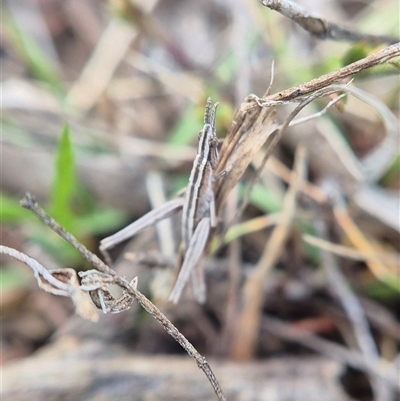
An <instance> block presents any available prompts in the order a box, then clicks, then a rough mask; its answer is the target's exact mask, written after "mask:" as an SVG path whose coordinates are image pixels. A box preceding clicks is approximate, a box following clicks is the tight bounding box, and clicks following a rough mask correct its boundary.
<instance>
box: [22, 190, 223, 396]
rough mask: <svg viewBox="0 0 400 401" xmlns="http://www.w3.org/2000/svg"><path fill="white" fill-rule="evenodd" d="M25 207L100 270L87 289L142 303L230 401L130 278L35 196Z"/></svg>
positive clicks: (204, 362) (88, 279) (91, 276)
mask: <svg viewBox="0 0 400 401" xmlns="http://www.w3.org/2000/svg"><path fill="white" fill-rule="evenodd" d="M21 205H22V206H23V207H24V208H26V209H28V210H30V211H32V212H33V213H34V214H35V215H36V216H38V217H39V218H40V220H42V221H43V222H44V223H45V224H46V225H47V226H48V227H50V228H51V229H52V230H53V231H54V232H56V233H57V234H58V235H59V236H60V237H61V238H63V239H64V240H66V241H67V242H68V243H69V244H70V245H72V246H73V247H74V248H75V249H76V250H77V251H78V252H79V253H80V254H81V255H82V256H83V257H84V258H85V259H86V260H87V261H88V262H89V263H90V264H91V265H92V266H93V267H95V269H96V270H93V271H91V272H90V274H89V275H87V277H86V281H85V282H86V285H89V284H88V283H90V286H89V287H88V288H87V289H88V290H89V291H91V292H92V291H96V290H97V289H104V287H105V286H107V285H109V284H115V285H117V286H119V287H120V288H121V289H122V290H123V292H124V293H125V294H128V295H129V296H130V298H131V299H134V300H135V301H136V302H138V303H139V304H140V305H141V306H142V308H143V309H144V310H146V312H148V313H149V314H150V315H151V316H153V317H154V318H155V319H156V320H157V321H158V322H159V323H160V324H161V325H162V326H163V328H164V329H165V331H166V332H167V333H168V334H169V335H170V336H171V337H173V338H174V339H175V340H176V341H177V342H178V343H179V344H180V345H181V346H182V347H183V348H184V349H185V350H186V352H187V353H188V354H189V355H190V356H191V357H192V358H193V359H194V360H195V361H196V363H197V366H198V367H199V368H200V369H201V370H202V371H203V372H204V373H205V375H206V376H207V378H208V380H209V381H210V383H211V385H212V387H213V389H214V392H215V394H216V395H217V397H218V400H221V401H222V400H226V398H225V396H224V394H223V392H222V389H221V387H220V385H219V383H218V380H217V378H216V377H215V375H214V373H213V371H212V370H211V368H210V366H209V364H208V362H207V360H206V359H205V358H204V357H203V356H201V355H200V354H199V353H198V352H197V350H196V349H195V348H194V347H193V345H192V344H191V343H190V342H189V341H188V340H187V339H186V338H185V336H183V335H182V334H181V333H180V332H179V330H178V329H177V328H176V327H175V326H174V325H173V324H172V323H171V321H170V320H169V319H168V318H167V317H166V316H165V315H164V314H163V313H162V312H161V311H160V310H159V309H158V308H157V307H156V306H155V305H154V304H153V303H152V302H151V301H150V300H148V299H147V298H146V297H145V296H144V295H143V294H142V293H140V292H139V291H138V290H137V289H136V288H135V286H133V285H131V283H129V282H128V281H127V280H126V279H124V278H122V277H120V276H119V275H118V274H117V273H116V272H115V271H114V270H113V269H111V268H110V267H109V266H107V265H106V264H105V263H104V262H103V261H101V260H100V259H99V258H98V257H97V256H96V255H95V254H93V253H92V252H90V251H89V250H88V249H87V248H86V247H85V246H84V245H82V244H80V243H79V242H78V241H77V240H76V239H75V237H73V236H72V235H71V234H69V233H68V232H66V231H65V230H64V229H63V228H62V227H60V226H59V225H58V224H57V222H56V221H55V220H54V219H52V218H51V217H50V216H48V215H47V214H46V213H45V212H44V210H43V209H41V208H40V207H39V205H38V204H37V203H36V201H35V199H34V197H33V196H32V195H30V194H26V196H25V198H24V199H22V201H21ZM86 273H88V272H86Z"/></svg>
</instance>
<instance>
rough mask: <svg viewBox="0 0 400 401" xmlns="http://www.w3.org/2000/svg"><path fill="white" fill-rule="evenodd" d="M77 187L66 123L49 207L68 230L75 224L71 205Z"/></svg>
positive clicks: (62, 133)
mask: <svg viewBox="0 0 400 401" xmlns="http://www.w3.org/2000/svg"><path fill="white" fill-rule="evenodd" d="M75 188H76V173H75V166H74V157H73V152H72V146H71V140H70V132H69V127H68V125H64V127H63V128H62V130H61V137H60V141H59V144H58V149H57V155H56V165H55V176H54V179H53V185H52V192H51V202H50V205H49V209H50V211H51V215H52V216H53V217H54V219H55V220H57V221H58V222H59V223H60V224H61V226H63V227H64V228H65V229H67V230H69V229H71V227H72V226H73V217H74V214H73V212H72V208H71V206H72V200H73V197H74V194H75Z"/></svg>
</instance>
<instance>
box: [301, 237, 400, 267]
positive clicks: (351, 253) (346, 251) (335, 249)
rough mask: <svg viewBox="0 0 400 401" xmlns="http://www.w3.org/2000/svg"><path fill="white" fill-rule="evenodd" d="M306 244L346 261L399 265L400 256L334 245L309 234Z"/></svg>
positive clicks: (304, 238) (305, 240) (305, 239)
mask: <svg viewBox="0 0 400 401" xmlns="http://www.w3.org/2000/svg"><path fill="white" fill-rule="evenodd" d="M302 238H303V240H304V242H306V243H307V244H309V245H312V246H315V247H316V248H318V249H322V250H324V251H328V252H331V253H333V254H335V255H337V256H340V257H342V258H346V259H352V260H359V261H367V262H368V261H376V260H377V259H379V260H380V261H382V262H384V263H390V264H395V263H398V261H399V258H400V255H398V254H387V253H378V252H375V251H374V252H363V251H361V250H357V249H354V248H350V247H348V246H344V245H339V244H334V243H332V242H330V241H324V240H322V239H321V238H317V237H314V236H312V235H309V234H304V235H303V236H302Z"/></svg>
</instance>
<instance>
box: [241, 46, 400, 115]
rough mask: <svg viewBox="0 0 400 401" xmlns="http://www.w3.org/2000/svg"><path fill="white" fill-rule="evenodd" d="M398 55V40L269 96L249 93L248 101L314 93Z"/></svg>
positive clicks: (264, 103)
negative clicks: (334, 69)
mask: <svg viewBox="0 0 400 401" xmlns="http://www.w3.org/2000/svg"><path fill="white" fill-rule="evenodd" d="M398 56H400V42H399V43H395V44H393V45H390V46H388V47H386V48H385V49H382V50H379V51H377V52H376V53H374V54H371V55H370V56H367V57H365V58H363V59H361V60H358V61H356V62H354V63H351V64H349V65H346V66H345V67H343V68H339V69H338V70H336V71H333V72H330V73H328V74H325V75H321V76H320V77H318V78H315V79H313V80H311V81H309V82H307V83H305V84H301V85H298V86H294V87H292V88H288V89H286V90H284V91H282V92H278V93H275V94H273V95H270V96H264V97H262V98H259V97H257V96H255V95H250V96H248V101H249V102H251V101H255V102H256V103H257V104H258V105H259V106H261V107H270V106H275V105H280V104H286V103H288V102H291V101H294V100H296V99H298V98H301V97H303V96H305V95H308V94H310V93H314V92H315V91H317V90H320V89H322V88H326V87H327V86H329V85H332V84H334V83H336V82H340V81H341V80H343V79H345V78H348V77H350V76H352V75H354V74H357V73H358V72H361V71H364V70H366V69H368V68H371V67H374V66H376V65H379V64H383V63H385V62H387V61H389V60H391V59H393V58H394V57H398ZM253 107H254V104H251V103H250V104H248V105H247V108H248V109H251V108H253Z"/></svg>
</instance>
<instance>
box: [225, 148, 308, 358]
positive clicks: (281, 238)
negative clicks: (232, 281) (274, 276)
mask: <svg viewBox="0 0 400 401" xmlns="http://www.w3.org/2000/svg"><path fill="white" fill-rule="evenodd" d="M305 172H306V150H305V148H304V147H302V146H301V147H299V148H298V150H297V152H296V156H295V162H294V169H293V175H292V180H291V183H290V187H289V189H288V191H287V193H286V195H285V198H284V201H283V210H282V219H281V221H280V223H279V224H278V225H277V226H276V227H275V229H274V231H273V232H272V234H271V237H270V239H269V242H268V243H267V245H266V247H265V250H264V252H263V254H262V255H261V258H260V260H259V261H258V263H257V265H256V267H255V269H254V271H253V272H252V274H251V275H250V276H249V278H248V279H247V280H246V282H245V285H244V288H243V295H242V296H243V300H242V307H241V311H240V314H239V317H238V324H237V331H236V333H235V338H234V342H233V345H232V349H231V355H232V356H233V357H234V358H236V359H249V358H251V357H253V356H254V352H255V348H256V340H257V335H258V331H259V327H260V319H261V309H262V302H263V299H264V297H263V288H264V283H265V280H266V278H267V276H268V273H269V272H270V270H271V269H272V267H273V266H274V265H275V264H276V262H277V261H278V259H279V257H280V256H281V253H282V251H283V247H284V244H285V241H286V238H287V236H288V234H289V230H290V225H291V223H292V220H293V218H294V216H295V211H296V202H297V195H298V193H299V190H300V188H301V187H302V185H303V182H304V179H305Z"/></svg>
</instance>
